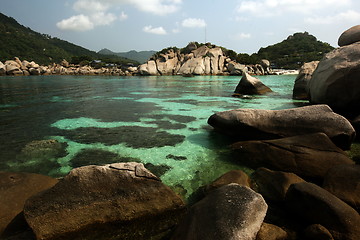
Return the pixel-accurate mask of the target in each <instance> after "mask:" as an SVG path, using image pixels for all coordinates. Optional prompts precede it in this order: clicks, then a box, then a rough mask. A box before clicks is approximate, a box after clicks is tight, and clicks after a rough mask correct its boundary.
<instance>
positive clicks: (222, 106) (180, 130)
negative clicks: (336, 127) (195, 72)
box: [0, 75, 301, 197]
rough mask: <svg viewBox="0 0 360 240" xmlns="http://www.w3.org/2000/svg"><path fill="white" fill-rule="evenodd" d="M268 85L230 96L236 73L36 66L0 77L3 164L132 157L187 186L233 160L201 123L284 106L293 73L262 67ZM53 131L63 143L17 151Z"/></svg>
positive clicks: (44, 167)
mask: <svg viewBox="0 0 360 240" xmlns="http://www.w3.org/2000/svg"><path fill="white" fill-rule="evenodd" d="M259 78H260V79H261V81H263V83H265V84H266V85H267V86H269V87H270V88H271V89H272V90H273V91H274V92H275V93H274V94H270V95H267V96H256V97H251V98H248V99H239V98H233V97H231V95H232V93H233V91H234V89H235V87H236V85H237V83H238V81H239V79H240V78H239V77H230V76H197V77H192V78H185V77H181V76H162V77H100V76H91V77H90V76H89V77H84V76H81V77H80V76H40V77H1V78H0V138H1V145H0V171H26V172H36V173H42V174H47V175H50V176H55V177H58V176H63V175H65V174H66V173H68V172H69V171H70V170H71V169H72V168H73V167H78V166H83V165H89V164H105V163H111V162H116V161H139V162H142V163H144V164H145V165H146V166H147V167H148V168H149V169H150V170H152V171H153V172H154V173H156V174H157V175H158V176H160V177H161V179H162V181H163V182H164V183H165V184H167V185H169V186H171V187H173V188H174V189H175V190H176V191H177V192H179V193H181V194H183V195H185V196H187V197H188V196H189V195H190V194H191V193H192V192H193V191H194V190H196V189H197V188H198V187H199V186H201V185H204V184H207V183H209V182H210V181H212V180H214V179H215V178H217V177H219V176H220V175H221V174H223V173H225V172H227V171H229V170H232V169H243V170H245V171H248V172H249V171H251V169H247V168H245V167H243V166H241V165H239V164H237V163H236V162H234V161H232V160H231V159H230V157H229V154H228V152H227V145H228V144H229V141H228V139H227V138H226V137H224V136H221V135H219V134H217V133H216V132H214V131H213V130H212V128H211V127H210V126H208V125H207V119H208V117H209V116H210V115H212V114H213V113H215V112H218V111H224V110H229V109H235V108H256V109H284V108H292V107H295V106H297V105H299V104H301V102H299V101H293V100H292V99H291V95H292V88H293V83H294V79H295V76H292V75H287V76H261V77H259ZM43 139H56V140H58V141H59V142H62V143H66V144H64V146H65V150H64V151H62V152H61V153H59V154H55V155H54V154H52V153H49V154H47V152H46V151H45V150H44V152H41V153H40V154H32V155H31V156H26V157H24V150H23V149H24V147H25V145H26V144H28V143H30V142H32V141H34V140H43Z"/></svg>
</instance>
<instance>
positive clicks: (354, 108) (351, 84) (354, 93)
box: [309, 42, 360, 116]
mask: <svg viewBox="0 0 360 240" xmlns="http://www.w3.org/2000/svg"><path fill="white" fill-rule="evenodd" d="M359 56H360V42H356V43H353V44H351V45H347V46H344V47H340V48H337V49H335V50H333V51H332V52H330V53H327V54H326V55H325V56H324V58H323V59H322V60H321V61H320V63H319V65H318V67H317V68H316V70H315V71H314V73H313V75H312V78H311V80H310V82H309V92H310V101H311V103H314V104H320V103H321V104H328V105H329V106H330V107H332V108H333V109H334V110H335V111H337V112H341V113H343V114H347V115H349V116H355V115H359V114H360V87H359V78H360V57H359Z"/></svg>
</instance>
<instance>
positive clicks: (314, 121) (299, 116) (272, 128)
mask: <svg viewBox="0 0 360 240" xmlns="http://www.w3.org/2000/svg"><path fill="white" fill-rule="evenodd" d="M208 123H209V124H210V125H211V126H212V127H214V128H215V130H219V131H221V132H223V133H225V134H227V135H229V136H232V137H234V138H236V139H240V140H259V139H275V138H281V137H290V136H296V135H304V134H309V133H316V132H323V133H325V134H326V135H328V137H329V138H330V139H331V140H332V141H333V142H334V143H335V144H336V145H337V146H339V147H340V148H342V149H349V148H350V145H351V143H352V141H353V140H354V138H355V130H354V128H353V127H352V125H351V124H350V122H349V121H348V120H347V119H346V118H344V117H342V116H340V115H338V114H336V113H334V112H333V111H332V110H331V108H329V107H328V106H327V105H315V106H306V107H300V108H294V109H284V110H261V109H235V110H230V111H224V112H218V113H215V114H213V115H212V116H210V118H209V119H208Z"/></svg>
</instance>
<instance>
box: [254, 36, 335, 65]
mask: <svg viewBox="0 0 360 240" xmlns="http://www.w3.org/2000/svg"><path fill="white" fill-rule="evenodd" d="M333 49H334V48H333V47H332V46H330V44H328V43H324V42H321V41H318V40H317V39H316V37H314V36H312V35H310V34H309V33H307V32H304V33H295V34H293V35H291V36H289V37H288V38H287V39H286V40H284V41H282V42H280V43H277V44H274V45H271V46H268V47H266V48H260V50H259V51H258V53H257V54H255V56H256V57H257V58H258V59H268V60H270V62H271V63H272V64H273V65H274V66H273V67H274V68H287V69H297V68H299V67H300V66H301V65H302V64H303V63H304V62H310V61H315V60H320V59H321V58H322V57H323V55H324V54H325V53H328V52H330V51H331V50H333Z"/></svg>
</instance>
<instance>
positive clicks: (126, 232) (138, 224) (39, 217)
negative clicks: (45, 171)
mask: <svg viewBox="0 0 360 240" xmlns="http://www.w3.org/2000/svg"><path fill="white" fill-rule="evenodd" d="M183 211H184V202H183V201H182V200H181V199H180V198H179V197H178V196H177V195H176V194H175V193H174V192H172V191H171V190H170V188H168V187H167V186H165V185H164V184H162V183H161V182H160V181H159V179H158V178H157V177H156V176H155V175H153V174H152V173H151V172H149V171H148V170H146V169H145V168H144V166H143V165H142V164H139V163H114V164H109V165H104V166H86V167H80V168H76V169H73V170H72V171H71V172H70V173H69V174H68V175H67V176H65V177H64V178H63V179H62V180H60V181H59V183H58V184H56V185H55V186H54V187H53V188H51V189H49V190H47V191H44V192H42V193H40V194H38V195H36V196H33V197H31V198H30V199H29V200H28V201H27V202H26V204H25V207H24V215H25V219H26V221H27V222H28V224H29V225H30V227H31V228H32V230H33V231H34V233H35V234H36V237H37V239H115V238H119V237H121V238H122V239H149V238H151V237H152V236H154V235H157V234H159V233H162V232H164V231H167V230H168V229H170V228H171V227H173V226H174V225H175V224H176V223H177V222H178V219H179V218H180V217H181V216H182V213H183Z"/></svg>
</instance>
